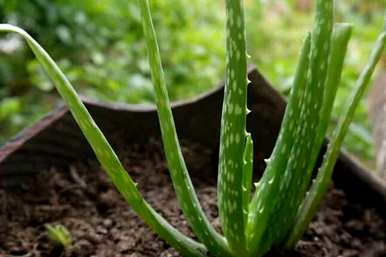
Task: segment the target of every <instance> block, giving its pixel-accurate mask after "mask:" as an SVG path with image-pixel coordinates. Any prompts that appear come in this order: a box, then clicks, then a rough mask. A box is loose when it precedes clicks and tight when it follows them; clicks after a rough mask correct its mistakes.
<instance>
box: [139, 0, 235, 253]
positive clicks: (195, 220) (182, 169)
mask: <svg viewBox="0 0 386 257" xmlns="http://www.w3.org/2000/svg"><path fill="white" fill-rule="evenodd" d="M139 5H140V7H141V12H142V24H143V30H144V34H145V39H146V44H147V49H148V53H149V54H148V55H149V63H150V69H151V75H152V79H153V85H154V91H155V99H156V104H157V110H158V117H159V124H160V127H161V134H162V142H163V145H164V150H165V155H166V160H167V163H168V167H169V171H170V175H171V178H172V182H173V185H174V189H175V191H176V194H177V198H178V202H179V204H180V206H181V208H182V211H183V213H184V215H185V217H186V219H187V220H188V222H189V224H190V226H191V227H192V230H193V231H194V233H195V234H196V235H197V237H198V238H199V239H200V241H201V242H203V243H204V244H205V245H206V246H207V248H208V249H209V250H210V252H213V253H216V254H217V255H218V256H230V253H229V250H228V246H227V244H226V241H225V239H224V238H223V237H222V236H221V235H219V234H218V233H217V232H216V231H215V230H214V228H213V226H212V225H211V224H210V223H209V221H208V219H207V217H206V215H205V213H204V212H203V210H202V208H201V205H200V202H199V201H198V198H197V195H196V192H195V190H194V188H193V184H192V181H191V179H190V177H189V173H188V170H187V168H186V164H185V161H184V157H183V155H182V152H181V147H180V144H179V141H178V136H177V131H176V128H175V124H174V119H173V114H172V110H171V107H170V101H169V96H168V93H167V88H166V83H165V78H164V72H163V68H162V63H161V57H160V53H159V48H158V43H157V36H156V33H155V29H154V25H153V22H152V18H151V12H150V6H149V2H148V0H139Z"/></svg>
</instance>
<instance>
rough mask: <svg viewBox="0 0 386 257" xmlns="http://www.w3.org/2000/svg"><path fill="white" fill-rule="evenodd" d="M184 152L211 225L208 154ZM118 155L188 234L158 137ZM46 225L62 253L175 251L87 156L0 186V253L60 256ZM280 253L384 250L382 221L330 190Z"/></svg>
mask: <svg viewBox="0 0 386 257" xmlns="http://www.w3.org/2000/svg"><path fill="white" fill-rule="evenodd" d="M185 145H186V144H185ZM184 154H185V157H186V159H187V162H188V166H189V168H190V172H191V174H193V183H194V184H195V186H196V189H197V191H198V194H199V197H200V200H201V202H202V204H203V208H204V209H205V211H206V213H207V214H208V216H209V217H210V219H211V220H212V222H213V223H214V224H215V226H216V227H217V228H218V227H219V221H218V218H217V209H216V187H215V185H216V173H215V172H214V171H215V170H216V166H215V165H214V161H213V160H212V158H213V156H214V155H213V154H212V153H211V152H210V151H209V150H206V149H204V148H202V147H200V146H197V145H193V144H189V149H187V148H184ZM120 155H121V159H122V160H124V164H125V166H126V167H127V168H128V170H129V172H130V174H131V175H132V176H133V177H134V179H135V180H136V181H137V182H138V184H139V187H140V189H141V190H142V192H143V193H144V195H145V198H146V199H147V200H148V201H149V202H150V203H151V204H152V205H153V206H154V208H155V209H156V210H158V211H160V212H161V213H162V215H163V216H164V217H166V218H167V219H168V220H169V221H170V222H171V223H172V224H173V225H174V226H176V227H178V228H179V229H180V230H181V231H183V232H184V233H185V234H187V235H189V236H193V235H192V233H191V232H190V230H189V228H188V226H187V224H186V221H185V220H184V218H183V217H182V215H181V211H180V210H179V208H178V205H177V203H176V201H175V194H174V191H173V189H172V187H171V183H170V179H169V175H168V171H167V166H166V164H165V162H164V158H163V154H162V147H161V146H160V143H158V142H157V141H155V140H150V142H148V143H147V144H141V145H140V144H131V145H130V146H127V147H125V149H124V150H122V151H121V154H120ZM46 223H50V224H62V225H64V226H65V227H67V228H68V230H69V231H70V232H71V234H72V238H73V245H72V247H70V248H69V249H67V250H66V251H65V253H64V255H63V256H67V257H68V256H73V257H75V256H79V257H83V256H95V257H97V256H98V257H110V256H116V257H120V256H127V257H142V256H149V257H166V256H179V254H177V253H176V252H175V251H174V250H173V249H172V248H171V247H169V246H168V245H167V244H166V243H164V242H163V241H162V240H160V239H159V238H158V237H157V236H156V235H154V234H153V233H152V232H151V231H150V230H149V229H148V227H147V226H146V225H145V224H144V223H143V222H142V221H141V220H140V219H139V218H138V217H137V216H136V215H135V214H134V213H133V212H132V211H131V210H130V208H129V207H128V206H127V204H126V203H125V202H124V201H123V200H122V198H121V197H120V195H119V194H118V193H117V192H116V191H115V189H114V188H113V186H112V185H111V183H110V182H109V180H108V178H107V177H106V175H105V173H104V172H103V171H102V170H101V169H100V168H99V166H98V165H97V163H95V162H94V161H89V162H87V163H74V164H73V165H72V166H71V167H69V169H68V170H66V171H59V170H55V169H51V170H48V171H45V172H41V173H40V175H39V176H37V177H35V178H32V179H31V180H30V181H27V182H26V183H24V185H23V187H21V188H19V189H17V190H12V192H10V191H9V190H8V191H6V190H5V189H1V188H0V224H1V226H0V256H24V257H27V256H29V257H32V256H34V257H35V256H36V257H38V256H53V257H56V256H57V257H59V256H61V254H62V253H61V250H60V249H58V247H56V246H55V245H54V243H53V242H51V241H50V240H49V239H48V238H47V233H46V231H45V229H44V224H46ZM286 256H287V257H289V256H292V257H294V256H299V257H300V256H302V257H308V256H309V257H311V256H312V257H322V256H329V257H337V256H342V257H349V256H361V257H362V256H363V257H376V256H379V257H380V256H386V222H385V220H383V219H382V217H381V215H379V214H378V213H377V212H376V211H375V210H373V209H366V208H362V207H361V206H360V205H357V204H354V205H353V204H350V203H348V201H347V199H346V197H345V194H344V193H343V192H342V191H340V190H337V189H331V190H330V192H329V194H328V196H327V199H326V201H325V203H324V205H323V207H322V210H321V211H320V212H319V214H318V215H317V217H316V218H315V220H314V222H313V223H312V224H311V226H310V228H309V230H308V232H307V233H306V235H305V236H304V238H303V240H302V241H300V242H299V243H298V245H297V247H296V250H295V251H293V252H291V253H287V254H286Z"/></svg>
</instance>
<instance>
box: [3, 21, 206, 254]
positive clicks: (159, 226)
mask: <svg viewBox="0 0 386 257" xmlns="http://www.w3.org/2000/svg"><path fill="white" fill-rule="evenodd" d="M0 31H3V32H15V33H17V34H19V35H20V36H22V37H23V38H24V39H25V40H26V41H27V43H28V45H29V46H30V48H31V50H32V52H33V53H34V54H35V56H36V58H37V59H38V61H39V62H40V63H41V65H42V66H43V67H44V69H45V70H46V72H47V74H48V75H49V76H50V78H51V79H52V80H53V82H54V85H55V87H56V89H57V90H58V92H59V94H60V95H61V96H62V98H63V100H64V101H65V102H66V104H67V106H68V108H69V109H70V111H71V113H72V115H73V117H74V119H75V121H76V123H77V124H78V125H79V127H80V129H81V130H82V132H83V134H84V136H85V137H86V139H87V141H88V142H89V144H90V145H91V147H92V149H93V151H94V153H95V155H96V157H97V159H98V160H99V162H100V163H101V165H102V166H103V168H104V169H105V170H106V172H107V174H108V175H109V177H110V179H111V180H112V182H113V184H114V185H115V186H116V188H117V189H118V191H119V192H120V193H121V194H122V196H123V197H124V198H125V200H126V201H127V202H128V203H129V204H130V205H131V207H132V208H133V210H134V211H135V212H136V213H137V214H138V215H139V216H140V217H141V218H142V219H143V220H144V221H145V222H146V223H147V224H148V225H149V226H150V227H151V228H152V229H153V230H154V231H155V232H156V233H158V234H159V236H160V237H161V238H162V239H164V240H165V241H166V242H168V243H169V244H170V245H172V246H173V247H175V249H177V250H178V251H179V252H181V253H182V254H183V255H184V256H191V257H205V256H206V252H207V250H206V248H205V247H204V246H203V245H202V244H200V243H197V242H195V241H194V240H192V239H190V238H188V237H186V236H184V235H183V234H182V233H180V232H179V231H177V230H176V229H175V228H173V227H172V226H171V225H170V224H169V223H168V222H167V221H166V220H165V219H164V218H162V217H161V216H160V215H158V214H157V213H156V212H155V211H154V210H153V209H152V208H151V207H150V205H149V204H148V203H147V202H146V201H145V200H144V199H143V197H142V195H141V193H140V192H139V190H138V189H137V186H136V184H135V182H134V181H133V180H132V178H131V177H130V176H129V174H128V173H127V172H126V170H125V169H124V168H123V166H122V164H121V162H120V161H119V159H118V157H117V155H116V153H115V152H114V150H113V149H112V147H111V146H110V144H109V143H108V141H107V140H106V138H105V136H104V135H103V133H102V132H101V130H100V129H99V127H98V126H97V125H96V123H95V122H94V120H93V118H92V117H91V115H90V114H89V112H88V111H87V109H86V107H85V106H84V104H83V103H82V102H81V100H80V98H79V96H78V95H77V93H76V92H75V90H74V88H73V87H72V85H71V84H70V82H69V81H68V80H67V78H66V77H65V75H64V74H63V73H62V71H61V70H60V68H59V67H58V66H57V65H56V63H55V62H54V61H53V60H52V59H51V57H50V56H49V55H48V53H47V52H46V51H45V50H44V49H43V48H42V47H41V46H40V45H39V44H38V43H37V42H36V41H35V40H34V39H33V38H32V37H31V36H30V35H28V33H26V32H25V31H24V30H22V29H20V28H18V27H15V26H12V25H8V24H0Z"/></svg>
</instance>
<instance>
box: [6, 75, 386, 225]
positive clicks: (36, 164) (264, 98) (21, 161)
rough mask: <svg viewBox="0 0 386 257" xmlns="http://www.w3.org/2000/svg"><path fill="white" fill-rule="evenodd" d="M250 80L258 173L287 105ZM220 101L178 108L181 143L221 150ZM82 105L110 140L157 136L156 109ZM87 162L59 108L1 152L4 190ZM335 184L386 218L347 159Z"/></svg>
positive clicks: (378, 198) (218, 92) (385, 188)
mask: <svg viewBox="0 0 386 257" xmlns="http://www.w3.org/2000/svg"><path fill="white" fill-rule="evenodd" d="M249 78H250V80H251V81H252V86H250V87H249V92H248V105H249V108H250V109H251V110H252V112H251V114H250V115H249V116H248V119H247V127H248V130H249V131H250V132H251V134H252V136H253V139H254V142H255V144H254V145H255V159H256V160H255V161H256V163H257V167H258V168H257V170H260V171H261V170H262V168H263V159H264V158H267V157H269V154H270V152H271V151H272V148H273V145H274V143H275V140H276V136H277V134H278V131H279V128H280V123H281V120H282V116H283V114H284V110H285V99H284V98H283V97H282V96H280V94H279V93H277V92H276V91H275V90H274V89H273V88H272V87H271V86H270V85H269V83H268V82H267V81H266V80H265V79H264V78H263V76H262V75H261V74H260V73H259V72H258V71H257V70H255V69H252V70H251V71H250V72H249ZM222 98H223V86H219V87H218V88H217V89H215V90H213V91H212V92H209V93H207V94H205V95H203V96H200V97H198V98H197V99H194V100H192V101H187V102H180V103H175V104H174V105H173V114H174V117H175V122H176V127H177V129H178V133H179V136H180V138H189V139H190V140H194V141H196V142H199V143H201V144H203V145H205V146H207V147H209V148H213V149H215V148H217V147H218V139H219V131H220V118H221V106H222ZM84 103H85V104H86V107H87V108H88V110H89V111H90V113H91V115H92V116H93V117H94V118H95V120H96V122H97V124H98V125H99V126H100V127H101V129H102V131H103V132H104V133H105V135H107V137H109V135H110V136H112V135H114V134H116V132H117V131H120V135H124V137H125V138H124V141H125V142H138V141H141V140H144V139H146V138H149V137H152V136H159V133H160V132H159V126H158V118H157V114H156V109H155V108H154V107H153V106H138V105H126V104H125V105H123V104H122V105H121V104H101V103H97V102H94V101H91V100H88V99H84ZM110 139H111V141H114V140H116V139H114V138H110ZM122 140H123V139H122ZM88 158H94V155H93V153H92V152H91V149H90V147H89V145H88V144H87V142H86V141H85V139H84V138H83V136H82V135H81V133H80V130H79V129H78V127H77V125H76V124H75V122H74V120H73V118H72V117H71V115H70V113H69V111H68V109H67V108H66V107H65V106H60V107H58V108H57V109H56V110H54V111H53V112H52V113H51V114H49V115H47V116H46V117H45V118H43V119H42V120H40V121H39V122H37V123H36V124H35V125H34V126H32V127H30V128H27V129H25V130H24V131H23V132H22V133H20V134H19V135H18V136H17V137H16V138H15V139H13V140H11V141H9V142H8V143H7V144H5V145H4V146H3V147H1V148H0V187H2V188H10V187H15V186H17V185H19V184H20V182H21V181H23V179H24V178H26V177H29V176H33V175H35V174H36V173H37V172H41V171H44V170H47V169H48V168H50V167H52V166H54V167H67V166H68V165H69V164H70V163H72V162H74V161H77V160H85V159H88ZM259 167H260V168H259ZM213 176H216V174H213ZM334 182H335V186H336V187H337V188H339V189H342V190H343V191H344V192H345V193H346V195H347V197H348V198H349V199H350V201H351V200H352V201H355V202H360V203H361V204H363V205H364V206H371V207H373V208H376V209H377V210H379V212H380V213H382V215H383V216H384V217H385V218H386V185H385V184H384V183H383V182H382V181H381V180H380V179H378V178H376V177H375V176H374V175H372V173H371V172H370V171H367V170H366V169H364V168H363V167H362V166H361V165H360V164H359V163H358V162H357V161H355V160H354V159H353V158H352V157H350V156H349V155H348V154H346V153H342V154H341V155H340V158H339V161H338V163H337V165H336V172H335V173H334Z"/></svg>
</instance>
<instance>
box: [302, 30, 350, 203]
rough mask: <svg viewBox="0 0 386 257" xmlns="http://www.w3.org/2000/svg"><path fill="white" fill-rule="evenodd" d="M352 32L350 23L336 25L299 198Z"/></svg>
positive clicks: (327, 117)
mask: <svg viewBox="0 0 386 257" xmlns="http://www.w3.org/2000/svg"><path fill="white" fill-rule="evenodd" d="M351 33H352V26H351V25H350V24H343V23H341V24H337V25H335V26H334V32H333V36H332V46H331V53H330V57H329V64H328V72H327V80H326V85H325V89H324V97H323V105H322V107H321V109H320V112H319V113H320V114H319V127H318V129H317V131H316V133H315V138H314V141H313V144H312V150H311V153H310V154H309V155H308V165H307V168H306V170H305V172H304V176H303V181H304V182H303V183H301V185H300V187H299V188H298V190H297V195H296V196H295V198H297V199H302V198H303V197H304V194H305V192H306V191H307V189H308V187H309V181H310V179H311V176H312V171H313V170H314V167H315V164H316V160H317V158H318V156H319V152H320V149H321V147H322V144H323V140H324V138H325V135H326V132H327V128H328V125H329V121H330V118H331V111H332V108H333V106H334V101H335V97H336V92H337V89H338V86H339V84H340V80H341V75H342V70H343V64H344V60H345V57H346V53H347V46H348V43H349V40H350V37H351Z"/></svg>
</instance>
